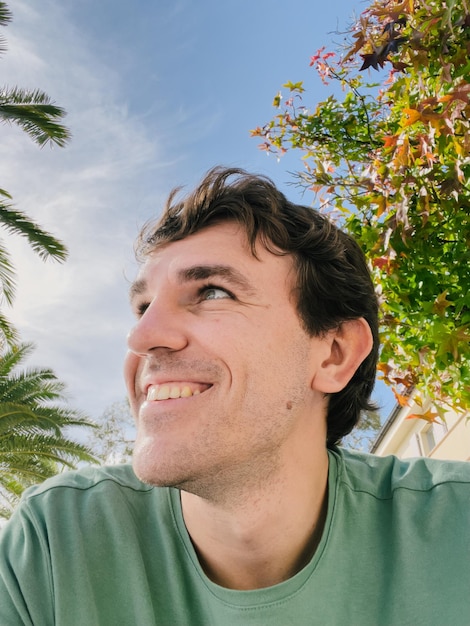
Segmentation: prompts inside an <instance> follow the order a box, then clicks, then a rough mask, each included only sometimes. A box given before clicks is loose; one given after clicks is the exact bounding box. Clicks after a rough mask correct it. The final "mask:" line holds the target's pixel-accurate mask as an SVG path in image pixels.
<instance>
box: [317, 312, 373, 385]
mask: <svg viewBox="0 0 470 626" xmlns="http://www.w3.org/2000/svg"><path fill="white" fill-rule="evenodd" d="M324 341H326V342H327V346H326V347H327V356H326V358H324V360H323V361H322V362H321V363H320V364H318V363H317V367H316V371H315V376H314V377H313V379H312V389H316V390H318V391H322V392H323V393H336V392H338V391H341V390H342V389H344V388H345V387H346V385H347V384H348V382H349V381H350V380H351V378H352V377H353V376H354V374H355V372H356V370H357V369H358V367H359V366H360V364H361V363H362V361H364V359H365V358H366V357H367V356H368V354H369V353H370V351H371V349H372V344H373V339H372V331H371V329H370V326H369V324H368V323H367V322H366V320H365V319H364V318H362V317H361V318H359V319H354V320H346V321H344V322H342V323H341V324H340V326H339V327H338V328H335V329H333V330H330V331H329V332H328V333H327V335H326V336H325V337H324Z"/></svg>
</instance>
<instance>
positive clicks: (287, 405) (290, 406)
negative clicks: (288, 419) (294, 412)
mask: <svg viewBox="0 0 470 626" xmlns="http://www.w3.org/2000/svg"><path fill="white" fill-rule="evenodd" d="M286 408H287V410H288V411H290V410H291V409H292V402H291V401H290V400H289V402H288V403H287V404H286Z"/></svg>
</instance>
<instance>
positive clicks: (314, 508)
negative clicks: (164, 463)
mask: <svg viewBox="0 0 470 626" xmlns="http://www.w3.org/2000/svg"><path fill="white" fill-rule="evenodd" d="M308 465H309V467H303V466H302V464H299V465H298V466H296V467H295V468H293V471H292V472H290V475H289V473H287V474H286V472H283V473H282V474H280V475H279V476H272V477H271V478H272V480H270V481H269V482H268V483H265V484H263V486H262V490H261V489H258V490H251V492H248V493H245V494H244V497H243V499H240V498H237V501H236V503H230V502H229V500H226V501H225V503H223V504H222V503H220V502H219V503H214V502H212V501H210V500H207V499H204V498H201V497H199V496H196V495H194V494H191V493H187V492H185V491H182V492H181V501H182V508H183V516H184V520H185V523H186V527H187V529H188V532H189V535H190V537H191V539H192V542H193V545H194V547H195V549H196V552H197V554H198V556H199V560H200V563H201V565H202V567H203V569H204V570H205V572H206V574H207V575H208V576H209V578H211V580H213V581H214V582H216V583H217V584H219V585H222V586H224V587H228V588H230V589H240V590H247V589H259V588H262V587H270V586H272V585H275V584H278V583H280V582H282V581H284V580H287V579H288V578H290V577H292V576H293V575H295V574H296V573H297V572H298V571H300V570H301V569H302V568H303V567H304V566H305V565H306V564H307V563H308V562H309V560H310V559H311V557H312V556H313V554H314V552H315V550H316V548H317V546H318V543H319V541H320V538H321V535H322V531H323V527H324V523H325V519H326V510H327V493H328V489H327V483H328V455H327V452H326V449H325V450H324V451H323V454H319V455H317V456H315V455H314V454H312V457H311V459H309V461H308ZM281 477H282V479H281Z"/></svg>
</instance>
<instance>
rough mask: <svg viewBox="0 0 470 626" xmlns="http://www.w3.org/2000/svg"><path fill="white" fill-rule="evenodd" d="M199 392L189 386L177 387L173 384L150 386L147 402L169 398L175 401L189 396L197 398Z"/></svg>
mask: <svg viewBox="0 0 470 626" xmlns="http://www.w3.org/2000/svg"><path fill="white" fill-rule="evenodd" d="M200 393H201V392H200V390H199V389H194V391H193V390H192V389H191V387H190V386H189V385H183V386H180V385H177V384H175V383H173V384H171V385H166V384H165V385H152V386H151V387H149V389H148V392H147V400H148V401H153V400H169V399H170V398H171V399H173V400H176V399H177V398H190V397H191V396H197V395H199V394H200Z"/></svg>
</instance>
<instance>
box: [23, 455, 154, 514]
mask: <svg viewBox="0 0 470 626" xmlns="http://www.w3.org/2000/svg"><path fill="white" fill-rule="evenodd" d="M153 489H154V488H153V487H152V486H151V485H146V484H145V483H143V482H141V481H140V480H139V479H138V478H137V477H136V475H135V474H134V472H133V470H132V466H131V465H113V466H103V467H95V466H89V467H85V468H82V469H79V470H74V471H66V472H63V473H61V474H58V475H56V476H54V477H52V478H49V479H48V480H46V481H44V482H43V483H41V484H39V485H34V486H33V487H29V488H28V489H27V490H26V491H25V492H24V494H23V496H22V502H21V505H23V506H24V505H28V506H34V505H35V504H37V503H39V502H44V501H49V502H50V501H54V500H61V501H63V500H64V499H67V500H73V499H78V500H83V499H84V498H87V499H90V498H94V496H95V497H96V498H99V497H102V496H103V494H106V493H110V492H116V491H119V492H122V493H127V494H129V495H132V494H146V493H149V492H152V491H153ZM21 505H20V506H21Z"/></svg>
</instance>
